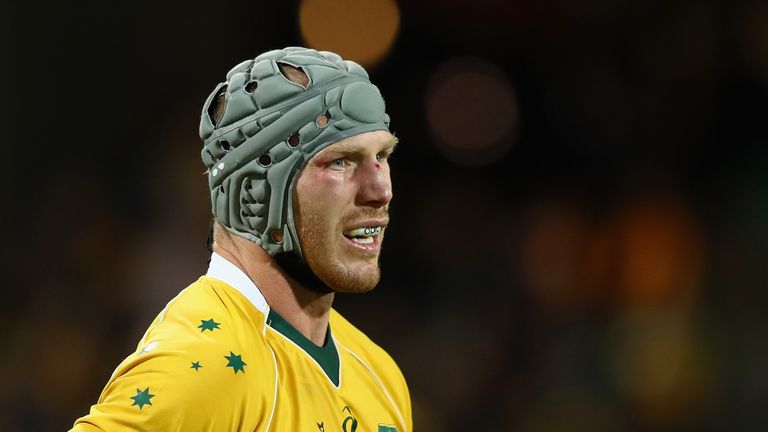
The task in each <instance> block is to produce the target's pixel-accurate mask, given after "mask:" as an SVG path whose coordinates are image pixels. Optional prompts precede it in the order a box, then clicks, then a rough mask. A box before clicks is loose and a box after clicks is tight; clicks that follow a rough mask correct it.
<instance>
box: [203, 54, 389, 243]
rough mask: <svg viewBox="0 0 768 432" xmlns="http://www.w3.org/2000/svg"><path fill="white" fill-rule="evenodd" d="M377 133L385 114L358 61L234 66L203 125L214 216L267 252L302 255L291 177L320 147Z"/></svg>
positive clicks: (260, 60)
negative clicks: (220, 107) (297, 77)
mask: <svg viewBox="0 0 768 432" xmlns="http://www.w3.org/2000/svg"><path fill="white" fill-rule="evenodd" d="M280 64H284V65H290V66H293V67H295V68H299V69H301V71H302V72H304V74H306V76H307V77H308V78H309V83H308V84H307V86H306V87H304V86H302V85H301V84H297V83H295V82H292V81H290V80H288V78H286V77H285V76H284V75H283V73H282V72H281V71H280V66H279V65H280ZM222 95H223V96H224V111H223V114H222V115H221V116H220V117H219V119H218V122H216V121H214V119H213V118H212V117H213V116H212V112H213V108H214V105H215V104H216V103H217V100H220V99H221V96H222ZM375 130H389V116H388V115H387V114H386V113H385V112H384V100H383V99H382V97H381V93H379V90H378V89H377V88H376V87H375V86H374V85H373V84H371V82H370V81H369V79H368V73H367V72H366V71H365V69H363V68H362V67H361V66H360V65H358V64H357V63H355V62H352V61H349V60H343V59H342V58H341V57H340V56H338V55H337V54H334V53H332V52H328V51H315V50H313V49H307V48H300V47H289V48H285V49H281V50H274V51H269V52H266V53H264V54H261V55H259V56H258V57H256V58H255V59H253V60H246V61H244V62H242V63H240V64H238V65H237V66H235V67H234V68H233V69H232V70H230V71H229V73H227V80H226V81H225V82H223V83H220V84H219V85H218V86H216V88H215V89H214V91H213V92H212V93H211V95H210V96H208V99H207V100H206V102H205V106H204V107H203V112H202V118H201V120H200V138H202V140H203V151H202V159H203V163H204V164H205V166H206V167H207V168H208V185H209V187H210V191H211V204H212V208H213V216H214V218H215V219H216V220H217V221H218V222H219V223H220V224H221V225H223V226H224V227H226V228H227V229H228V230H229V231H231V232H233V233H235V234H236V235H239V236H241V237H245V238H247V239H250V240H251V241H253V242H255V243H256V244H258V245H260V246H261V247H262V248H264V250H266V251H267V252H268V253H269V254H270V255H275V254H278V253H282V252H291V251H293V252H294V253H296V254H297V255H298V257H299V258H303V257H302V255H301V247H300V245H299V239H298V235H297V232H296V227H295V225H294V221H293V206H292V199H291V197H292V193H293V187H294V183H295V182H294V180H295V178H296V174H298V172H299V171H300V170H301V169H302V168H303V167H304V166H305V165H306V163H307V161H309V160H310V159H311V158H312V157H313V156H314V155H315V154H317V153H318V152H319V151H321V150H322V149H324V148H325V147H328V146H329V145H331V144H333V143H335V142H337V141H339V140H342V139H344V138H347V137H350V136H353V135H357V134H361V133H364V132H369V131H375Z"/></svg>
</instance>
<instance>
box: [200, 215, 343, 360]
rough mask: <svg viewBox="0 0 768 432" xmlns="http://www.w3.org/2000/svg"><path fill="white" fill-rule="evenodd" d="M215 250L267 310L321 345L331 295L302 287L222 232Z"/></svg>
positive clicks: (254, 248) (244, 243) (263, 254)
mask: <svg viewBox="0 0 768 432" xmlns="http://www.w3.org/2000/svg"><path fill="white" fill-rule="evenodd" d="M214 251H215V252H216V253H217V254H219V255H221V256H222V257H224V258H225V259H227V260H228V261H229V262H231V263H232V264H234V265H235V266H237V267H238V268H239V269H240V270H242V271H243V272H244V273H245V274H246V275H247V276H248V277H249V278H250V279H251V280H252V281H253V283H255V284H256V286H257V287H258V288H259V290H260V291H261V293H262V294H263V295H264V298H265V299H266V300H267V303H268V304H269V307H270V308H272V309H274V310H275V311H276V312H277V313H278V314H280V316H282V317H283V318H284V319H285V320H286V321H288V322H289V323H290V324H291V325H292V326H293V327H294V328H296V330H298V331H299V332H301V334H303V335H304V336H305V337H306V338H307V339H309V340H311V341H312V342H313V343H314V344H315V345H318V346H322V345H323V343H324V342H325V335H326V332H327V330H328V319H329V317H330V314H331V305H332V304H333V297H334V295H333V293H328V294H321V293H317V292H315V291H312V290H309V289H307V288H305V287H303V286H302V285H300V284H299V283H298V282H296V281H295V280H294V279H293V278H291V277H290V276H288V275H287V274H286V273H285V272H284V271H283V269H281V268H280V266H278V265H277V263H276V262H275V260H274V259H273V258H272V257H271V256H270V255H269V254H268V253H267V252H266V251H264V249H262V248H261V247H259V246H258V245H256V244H255V243H253V242H251V241H249V240H246V239H244V238H241V237H238V236H235V235H233V234H230V233H229V232H226V231H225V230H223V229H220V230H218V232H217V235H216V242H215V244H214Z"/></svg>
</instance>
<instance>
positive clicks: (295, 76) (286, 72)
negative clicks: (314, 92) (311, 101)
mask: <svg viewBox="0 0 768 432" xmlns="http://www.w3.org/2000/svg"><path fill="white" fill-rule="evenodd" d="M277 67H278V68H279V69H280V73H281V74H283V76H284V77H285V79H287V80H288V81H290V82H292V83H295V84H298V85H300V86H302V87H304V88H307V87H309V77H308V76H307V74H306V73H305V72H304V70H303V69H302V68H299V67H296V66H293V65H289V64H288V63H280V62H278V63H277Z"/></svg>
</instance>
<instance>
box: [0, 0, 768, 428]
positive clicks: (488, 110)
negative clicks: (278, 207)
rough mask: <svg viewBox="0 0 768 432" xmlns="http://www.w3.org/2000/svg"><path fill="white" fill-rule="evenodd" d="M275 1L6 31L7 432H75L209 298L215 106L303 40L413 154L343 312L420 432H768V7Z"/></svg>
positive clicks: (398, 156)
mask: <svg viewBox="0 0 768 432" xmlns="http://www.w3.org/2000/svg"><path fill="white" fill-rule="evenodd" d="M278 3H279V4H263V3H262V2H253V3H238V2H235V1H229V2H225V3H224V4H221V5H218V4H217V5H213V4H198V3H194V2H193V3H189V4H188V3H182V2H169V3H163V4H159V3H154V2H139V3H131V4H123V5H110V6H108V7H107V6H105V5H102V4H101V3H97V2H95V0H87V1H85V2H84V3H78V4H72V3H61V4H51V5H50V7H49V8H47V9H46V13H45V14H42V15H41V14H39V11H38V10H37V7H36V6H35V5H33V4H28V5H8V4H6V5H4V6H3V8H2V12H3V13H2V14H1V15H0V16H2V18H0V20H2V21H0V24H2V26H0V27H2V32H3V33H2V34H1V35H0V36H2V38H0V39H2V40H3V41H4V42H3V44H2V45H0V49H2V51H0V53H2V56H3V60H2V62H0V63H2V69H1V71H2V72H1V73H2V74H1V75H0V89H2V90H3V94H5V95H6V96H7V97H6V98H5V100H4V101H3V102H2V105H3V106H2V113H3V116H2V117H3V125H6V127H4V128H3V130H4V131H7V133H6V134H5V139H4V140H3V150H4V154H5V155H6V164H5V165H6V169H5V170H4V176H5V177H4V178H3V180H4V181H3V184H4V186H5V187H4V188H3V192H2V194H3V195H2V201H3V203H4V205H3V208H4V211H3V212H2V213H3V218H4V219H3V221H4V223H3V225H4V226H5V227H6V229H7V234H6V248H4V249H3V252H2V253H3V262H4V264H5V268H4V270H3V275H4V277H5V283H4V284H3V292H2V297H3V301H2V303H1V304H2V306H1V309H0V312H1V313H2V318H3V319H2V322H3V325H2V327H0V346H2V354H3V355H2V356H0V382H2V385H0V402H2V403H1V404H0V429H2V430H4V431H5V430H8V431H16V430H18V431H37V430H41V431H42V430H62V429H67V428H68V427H70V426H71V424H72V422H73V421H74V420H75V418H77V417H79V416H81V415H83V414H85V413H86V412H87V410H88V408H89V407H90V405H91V404H92V403H94V402H95V401H96V399H97V398H98V395H99V393H100V391H101V388H102V386H103V385H104V384H105V383H106V382H107V380H108V378H109V376H110V374H111V373H112V370H113V369H114V368H115V367H116V366H117V364H118V363H119V362H120V361H121V360H122V358H124V357H125V356H126V355H127V354H129V353H130V352H131V351H133V349H134V348H135V344H136V343H137V342H138V340H139V339H140V337H141V336H142V334H143V332H144V330H145V329H146V327H147V326H148V325H149V323H150V322H151V320H152V319H153V318H154V316H155V315H156V314H157V313H158V312H159V311H160V310H161V309H162V308H163V307H164V305H165V304H166V303H167V302H168V300H170V299H171V298H172V297H173V296H174V295H175V294H176V293H177V292H178V291H179V290H181V289H183V288H184V287H185V286H187V285H188V284H189V283H191V282H192V281H194V280H195V279H196V278H197V277H198V276H199V275H200V274H202V273H204V272H205V269H206V264H207V260H208V256H209V252H208V251H207V249H206V237H207V234H208V227H209V223H210V208H209V205H210V203H209V201H208V195H207V189H206V188H207V185H206V180H205V177H204V175H203V171H204V167H203V165H202V163H201V162H200V159H199V152H200V150H201V148H202V145H201V143H200V140H199V138H198V137H197V122H198V119H199V110H200V108H201V107H202V103H203V101H204V98H205V96H206V95H207V94H208V93H209V92H210V90H211V89H212V88H213V86H214V85H215V84H216V83H217V82H219V81H221V80H223V78H224V74H225V73H226V71H227V70H228V68H229V67H231V66H232V65H234V64H236V63H237V62H238V61H240V60H242V59H246V58H249V57H253V56H255V55H256V54H258V53H259V52H262V51H265V50H268V49H271V48H277V47H283V46H290V45H302V44H304V45H309V46H311V47H313V48H318V49H330V50H334V51H336V52H339V53H340V54H341V55H343V56H345V57H348V58H351V59H353V60H357V61H359V62H361V63H362V64H364V65H365V66H366V67H367V68H368V70H369V72H370V75H371V77H372V80H373V82H374V83H376V84H377V85H378V86H379V88H380V89H381V91H382V93H383V94H384V97H385V99H386V101H387V111H388V113H389V114H390V116H391V117H392V127H393V131H394V133H395V134H396V135H397V136H398V137H399V138H400V140H401V143H400V145H399V148H398V150H397V152H396V153H395V155H394V157H393V160H392V165H393V168H392V176H393V182H394V196H395V198H394V201H393V203H392V207H391V220H392V222H391V225H390V228H389V229H388V231H387V241H386V242H385V246H384V252H383V258H382V268H383V279H382V283H381V285H380V286H379V287H378V288H376V290H375V291H374V292H372V293H370V294H367V295H364V296H357V297H355V296H339V297H338V298H337V302H336V308H337V309H338V310H339V311H340V312H341V313H342V314H344V315H345V316H347V317H348V318H349V319H350V320H351V321H352V322H353V323H355V324H356V325H358V327H360V328H361V329H363V330H364V331H365V332H366V333H367V334H368V335H369V336H370V337H371V338H372V339H373V340H374V341H376V342H378V343H379V344H380V345H382V346H383V347H384V348H386V349H387V350H388V351H389V352H390V354H391V355H392V356H393V357H394V358H395V359H397V360H398V363H399V365H400V367H401V369H402V370H403V372H404V374H405V376H406V379H407V380H408V382H409V385H410V390H411V395H412V398H413V404H414V423H415V428H416V430H417V431H424V432H430V431H466V430H510V431H512V430H514V431H523V432H556V431H608V432H611V431H629V432H632V431H723V430H728V431H752V430H765V428H766V426H768V412H767V411H766V410H765V409H764V408H763V406H762V404H763V403H764V402H765V401H766V400H768V366H767V365H768V344H767V343H766V342H765V340H764V332H765V331H767V330H768V319H766V318H765V316H766V313H765V311H764V310H763V307H765V305H766V304H767V303H766V300H768V296H767V294H766V293H768V290H766V280H768V279H766V276H768V274H767V273H768V272H767V271H766V262H765V257H766V256H768V147H767V146H766V144H768V121H767V120H766V119H768V4H766V3H764V2H759V1H748V0H742V1H737V2H726V1H724V0H720V1H715V0H706V1H703V2H702V1H692V0H690V1H679V2H672V3H669V2H629V1H606V0H589V1H587V2H576V3H573V2H564V1H555V0H549V1H544V2H533V1H531V0H515V1H502V0H476V1H474V2H453V3H446V2H439V1H437V0H425V1H422V2H405V1H401V2H399V3H396V2H394V1H391V0H359V1H350V0H344V1H341V0H339V1H330V0H329V1H323V0H313V1H312V0H305V1H302V2H278Z"/></svg>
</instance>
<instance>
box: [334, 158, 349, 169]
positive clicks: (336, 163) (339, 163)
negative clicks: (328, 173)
mask: <svg viewBox="0 0 768 432" xmlns="http://www.w3.org/2000/svg"><path fill="white" fill-rule="evenodd" d="M331 163H332V164H333V166H337V167H340V168H341V167H344V166H345V165H346V163H345V162H344V159H335V160H334V161H333V162H331Z"/></svg>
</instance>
